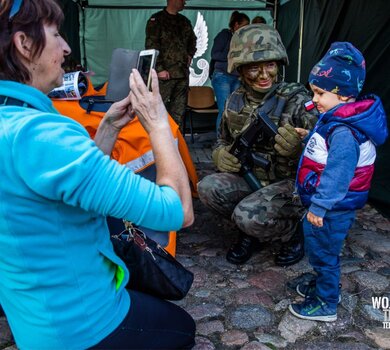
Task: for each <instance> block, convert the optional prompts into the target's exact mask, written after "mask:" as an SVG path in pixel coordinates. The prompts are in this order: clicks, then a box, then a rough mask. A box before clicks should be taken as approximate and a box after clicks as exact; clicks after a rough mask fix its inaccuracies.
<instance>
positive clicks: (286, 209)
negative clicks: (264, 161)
mask: <svg viewBox="0 0 390 350" xmlns="http://www.w3.org/2000/svg"><path fill="white" fill-rule="evenodd" d="M293 191H294V181H293V180H290V179H286V180H282V181H280V182H277V183H273V184H270V185H268V186H265V187H263V188H261V189H260V190H258V191H255V192H253V190H251V188H250V187H249V185H248V184H247V183H246V181H245V180H244V179H243V178H242V177H241V176H239V175H237V174H231V173H216V174H212V175H208V176H206V177H204V178H203V179H202V180H201V181H200V182H199V184H198V193H199V198H200V200H201V201H202V202H203V203H204V204H205V205H206V206H207V207H209V208H210V209H212V210H214V211H216V212H217V213H219V214H221V215H223V216H225V217H227V218H229V219H231V220H233V222H234V223H235V224H236V225H237V227H238V228H239V229H240V230H241V231H242V232H245V233H246V234H248V235H251V236H254V237H257V238H258V239H259V240H260V241H261V242H266V241H268V242H269V241H275V240H279V239H280V240H281V241H282V242H286V241H288V240H289V239H290V238H291V236H292V235H293V233H294V232H295V230H296V228H297V225H298V222H299V220H300V219H301V217H302V215H303V214H304V212H305V209H304V207H303V206H302V205H301V203H300V200H298V203H295V201H293Z"/></svg>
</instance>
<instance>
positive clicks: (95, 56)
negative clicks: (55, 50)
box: [63, 0, 272, 85]
mask: <svg viewBox="0 0 390 350" xmlns="http://www.w3.org/2000/svg"><path fill="white" fill-rule="evenodd" d="M69 1H70V0H68V1H66V0H63V3H64V4H66V3H67V2H69ZM165 5H166V1H164V0H149V1H147V2H145V1H129V0H113V1H107V0H106V1H104V0H90V1H88V5H87V6H85V7H84V8H83V9H82V10H81V11H80V39H81V45H80V46H81V56H80V60H81V63H82V64H83V65H84V66H86V67H87V68H88V69H90V70H92V71H93V72H95V75H94V76H93V78H92V80H93V83H94V84H101V83H103V82H105V81H106V80H107V79H108V69H109V63H110V59H111V53H112V51H113V50H114V49H115V48H118V47H121V48H126V49H131V50H143V49H144V45H145V26H146V22H147V21H148V19H149V18H150V17H151V15H152V14H153V13H155V12H157V11H160V10H161V9H162V8H163V7H164V6H165ZM68 6H69V4H68ZM233 10H239V11H242V12H245V13H246V14H247V15H248V16H249V18H251V19H252V18H253V17H255V16H258V15H261V16H263V17H264V18H266V20H267V22H268V23H269V24H272V17H271V13H270V11H269V10H267V9H266V8H265V3H264V2H262V1H255V0H214V1H204V0H190V1H188V2H187V5H186V8H185V9H184V11H182V12H181V13H182V14H183V15H184V16H186V17H187V18H188V19H189V20H190V21H191V23H192V25H193V26H195V25H196V23H199V22H201V21H202V20H203V21H204V24H205V25H204V26H202V30H206V31H207V33H206V35H207V38H208V40H207V42H206V47H204V49H205V52H204V53H203V54H202V55H201V56H199V57H194V60H193V62H192V68H193V69H194V71H195V73H197V74H201V70H202V68H203V69H208V63H206V62H209V61H210V52H211V48H212V44H213V40H214V37H215V36H216V35H217V34H218V32H219V31H220V30H222V29H223V28H227V27H228V22H229V18H230V15H231V13H232V11H233ZM199 15H200V16H201V17H200V18H199ZM69 28H70V26H68V30H69ZM75 46H77V45H75ZM200 60H203V61H202V62H199V63H198V61H200ZM205 65H207V67H204V66H205ZM203 75H204V76H207V75H208V74H207V72H204V73H203ZM204 83H206V84H209V83H210V82H209V81H206V82H203V81H202V85H203V84H204Z"/></svg>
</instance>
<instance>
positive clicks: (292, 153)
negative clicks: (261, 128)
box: [274, 124, 302, 158]
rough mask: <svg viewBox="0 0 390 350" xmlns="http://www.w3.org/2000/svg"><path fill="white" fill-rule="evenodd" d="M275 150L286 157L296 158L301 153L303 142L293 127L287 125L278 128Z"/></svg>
mask: <svg viewBox="0 0 390 350" xmlns="http://www.w3.org/2000/svg"><path fill="white" fill-rule="evenodd" d="M275 142H276V143H275V146H274V147H275V149H276V151H277V152H278V153H279V154H280V155H281V156H284V157H290V158H296V157H298V156H299V154H300V153H301V147H302V141H301V138H300V137H299V134H298V133H297V132H296V130H295V129H294V127H293V126H291V125H290V124H286V125H285V126H281V127H280V128H278V134H277V135H276V136H275Z"/></svg>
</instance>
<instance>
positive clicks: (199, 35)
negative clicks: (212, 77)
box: [190, 12, 209, 86]
mask: <svg viewBox="0 0 390 350" xmlns="http://www.w3.org/2000/svg"><path fill="white" fill-rule="evenodd" d="M194 33H195V35H196V52H195V55H194V57H193V59H192V62H191V67H190V86H202V85H203V84H204V83H205V82H206V80H207V79H208V77H209V63H208V62H207V61H206V60H205V59H204V58H200V57H202V55H203V54H204V53H205V52H206V50H207V47H208V44H209V33H208V29H207V24H206V21H205V20H204V18H203V15H202V14H201V13H200V12H198V15H197V18H196V23H195V27H194ZM195 59H197V60H196V66H195ZM193 66H195V68H197V71H200V73H197V72H195V69H194V68H193Z"/></svg>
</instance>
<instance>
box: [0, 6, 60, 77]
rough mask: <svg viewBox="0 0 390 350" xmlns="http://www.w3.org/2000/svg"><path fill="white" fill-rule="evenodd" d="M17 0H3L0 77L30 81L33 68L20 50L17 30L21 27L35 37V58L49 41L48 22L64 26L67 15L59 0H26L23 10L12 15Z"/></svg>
mask: <svg viewBox="0 0 390 350" xmlns="http://www.w3.org/2000/svg"><path fill="white" fill-rule="evenodd" d="M14 1H15V0H0V80H13V81H17V82H20V83H27V82H28V81H30V79H31V76H30V72H29V71H28V69H27V67H26V66H25V65H24V64H23V63H22V62H21V61H20V59H19V57H18V55H17V53H16V47H15V45H14V43H13V36H14V34H15V33H16V32H19V31H21V32H24V33H25V34H26V35H27V36H28V37H29V38H30V39H32V47H31V59H34V58H36V57H39V56H40V54H41V53H42V51H43V49H44V47H45V45H46V38H45V31H44V28H43V26H44V24H47V25H53V24H54V25H57V26H58V27H60V25H61V23H62V21H63V19H64V15H63V12H62V10H61V8H60V6H59V5H58V3H57V2H56V1H55V0H23V1H22V4H21V6H20V9H19V11H18V12H17V13H16V14H15V15H14V16H13V17H12V18H11V19H10V11H11V7H12V4H13V2H14Z"/></svg>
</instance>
